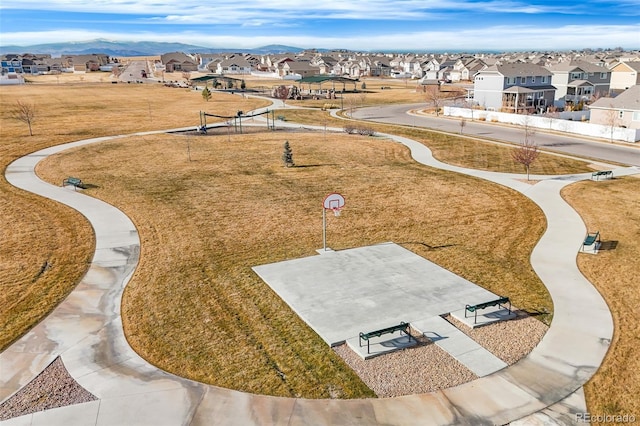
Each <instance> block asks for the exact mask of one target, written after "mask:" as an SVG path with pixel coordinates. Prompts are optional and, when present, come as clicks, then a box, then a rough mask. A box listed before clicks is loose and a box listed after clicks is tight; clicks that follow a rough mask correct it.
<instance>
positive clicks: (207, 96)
mask: <svg viewBox="0 0 640 426" xmlns="http://www.w3.org/2000/svg"><path fill="white" fill-rule="evenodd" d="M202 98H203V99H204V100H205V101H207V102H209V99H211V92H210V91H209V88H208V87H205V88H204V89H202Z"/></svg>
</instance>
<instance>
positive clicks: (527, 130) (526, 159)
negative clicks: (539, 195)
mask: <svg viewBox="0 0 640 426" xmlns="http://www.w3.org/2000/svg"><path fill="white" fill-rule="evenodd" d="M534 134H535V132H534V129H533V128H532V127H531V126H530V125H529V123H528V120H525V125H524V141H523V142H522V145H520V146H519V147H518V148H515V149H514V150H513V151H512V152H511V157H512V158H513V161H515V162H516V163H519V164H522V165H523V166H524V168H525V170H526V171H527V180H529V169H530V167H531V164H533V162H534V161H536V159H537V158H538V156H539V155H540V151H538V145H537V144H536V143H535V141H534V140H533V136H534Z"/></svg>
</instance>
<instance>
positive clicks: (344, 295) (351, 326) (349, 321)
mask: <svg viewBox="0 0 640 426" xmlns="http://www.w3.org/2000/svg"><path fill="white" fill-rule="evenodd" d="M253 270H254V271H255V272H256V273H257V274H258V275H259V276H260V277H261V278H262V279H263V280H264V281H265V282H266V283H267V284H268V285H269V286H270V287H271V288H272V289H273V290H274V291H275V292H276V293H277V294H278V295H279V296H280V297H281V298H282V299H283V300H284V301H285V302H286V303H287V304H288V305H289V306H290V307H291V308H292V309H293V310H294V311H295V312H296V313H297V314H298V315H299V316H300V318H302V320H304V321H305V322H306V323H307V324H308V325H309V326H310V327H311V328H312V329H313V330H314V331H315V332H316V333H318V334H319V335H320V337H321V338H322V339H323V340H324V341H325V342H327V344H329V345H331V346H335V345H338V344H341V343H343V342H345V341H346V340H348V339H350V338H353V337H356V338H357V337H358V335H359V333H360V332H365V333H366V332H369V331H373V330H378V329H381V328H386V327H389V326H392V325H395V324H399V323H400V322H401V321H404V322H407V323H411V322H413V321H417V320H420V319H424V318H430V317H433V316H436V315H440V314H445V313H449V312H451V311H453V310H458V309H461V308H464V306H465V304H476V303H481V302H483V301H487V300H492V299H496V298H497V297H498V296H496V295H495V294H493V293H491V292H490V291H487V290H485V289H483V288H481V287H479V286H477V285H475V284H473V283H472V282H470V281H467V280H465V279H464V278H462V277H459V276H458V275H455V274H454V273H452V272H451V271H448V270H446V269H444V268H442V267H440V266H438V265H436V264H435V263H432V262H430V261H428V260H426V259H424V258H423V257H421V256H418V255H417V254H415V253H412V252H411V251H409V250H407V249H405V248H403V247H401V246H399V245H397V244H394V243H384V244H378V245H374V246H368V247H361V248H355V249H349V250H341V251H332V252H327V253H323V254H322V255H318V256H310V257H306V258H302V259H293V260H287V261H283V262H277V263H272V264H267V265H261V266H255V267H253Z"/></svg>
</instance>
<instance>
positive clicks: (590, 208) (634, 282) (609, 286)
mask: <svg viewBox="0 0 640 426" xmlns="http://www.w3.org/2000/svg"><path fill="white" fill-rule="evenodd" d="M562 195H563V197H564V198H565V199H566V200H567V201H568V202H569V203H570V204H571V205H572V206H574V208H576V209H577V210H578V212H580V215H581V216H582V218H583V219H584V221H585V223H586V225H587V228H588V229H589V230H590V231H596V230H599V231H600V234H601V238H602V250H601V251H600V252H599V253H598V254H597V255H596V256H594V255H590V254H580V255H579V256H578V266H579V267H580V270H581V271H582V272H583V273H584V274H585V276H586V277H587V278H588V279H589V280H590V281H591V282H592V283H594V285H595V286H596V288H597V289H598V290H599V291H600V293H601V294H602V296H603V297H604V298H605V300H606V301H607V304H608V305H609V308H610V309H611V312H612V314H613V319H614V324H615V332H614V336H613V341H612V343H611V349H610V350H609V352H608V354H607V356H606V358H605V360H604V363H603V364H602V367H601V368H600V370H599V371H598V374H596V375H595V376H594V378H593V379H592V380H591V381H590V382H589V383H588V384H587V385H586V387H585V391H586V397H587V403H588V407H589V411H590V412H591V413H592V414H635V416H636V418H638V415H639V414H640V398H638V395H639V394H640V357H638V345H640V309H639V308H638V306H640V267H639V266H638V265H639V261H638V259H640V244H639V243H638V241H640V216H639V215H638V212H639V211H640V179H638V178H637V177H626V178H620V179H612V180H607V181H601V182H591V181H588V182H580V183H577V184H575V185H571V186H569V187H567V188H565V190H564V191H563V194H562Z"/></svg>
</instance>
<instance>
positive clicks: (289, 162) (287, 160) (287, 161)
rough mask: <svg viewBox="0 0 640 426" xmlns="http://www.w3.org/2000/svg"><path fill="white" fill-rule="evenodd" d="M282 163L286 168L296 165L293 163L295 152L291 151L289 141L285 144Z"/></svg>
mask: <svg viewBox="0 0 640 426" xmlns="http://www.w3.org/2000/svg"><path fill="white" fill-rule="evenodd" d="M282 162H283V163H284V166H285V167H293V166H295V164H294V163H293V152H292V151H291V146H290V145H289V141H285V143H284V152H283V153H282Z"/></svg>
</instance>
